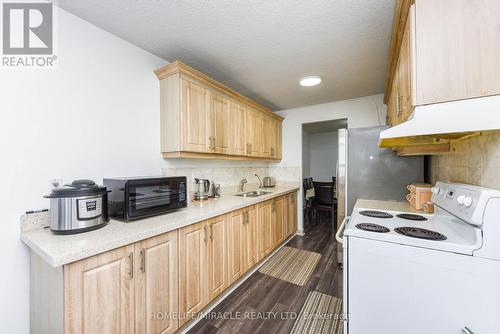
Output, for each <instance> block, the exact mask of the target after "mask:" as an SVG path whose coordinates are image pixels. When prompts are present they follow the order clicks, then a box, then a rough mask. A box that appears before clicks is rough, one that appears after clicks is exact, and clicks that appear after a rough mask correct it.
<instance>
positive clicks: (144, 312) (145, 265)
mask: <svg viewBox="0 0 500 334" xmlns="http://www.w3.org/2000/svg"><path fill="white" fill-rule="evenodd" d="M178 273H179V268H178V256H177V231H173V232H170V233H166V234H163V235H159V236H157V237H154V238H151V239H147V240H144V241H141V242H138V243H136V244H135V279H136V281H135V307H136V309H135V314H136V318H135V319H136V324H135V328H136V333H145V334H159V333H162V334H167V333H173V332H175V331H176V330H177V329H178V327H179V326H178V323H179V322H178V319H177V318H175V317H168V315H175V314H177V312H178V303H179V299H178V294H177V292H178V280H177V276H178ZM166 315H167V316H166Z"/></svg>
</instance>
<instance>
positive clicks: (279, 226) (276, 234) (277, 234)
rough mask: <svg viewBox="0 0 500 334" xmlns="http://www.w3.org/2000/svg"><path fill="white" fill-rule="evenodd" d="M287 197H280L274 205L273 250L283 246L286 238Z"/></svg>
mask: <svg viewBox="0 0 500 334" xmlns="http://www.w3.org/2000/svg"><path fill="white" fill-rule="evenodd" d="M284 214H285V197H284V196H282V197H278V198H276V199H275V200H274V202H273V204H272V216H271V217H272V220H271V221H272V224H271V226H272V242H271V244H272V248H274V247H276V246H278V245H279V244H281V243H282V242H283V240H284V238H285V235H284V223H285V219H284V218H285V217H284Z"/></svg>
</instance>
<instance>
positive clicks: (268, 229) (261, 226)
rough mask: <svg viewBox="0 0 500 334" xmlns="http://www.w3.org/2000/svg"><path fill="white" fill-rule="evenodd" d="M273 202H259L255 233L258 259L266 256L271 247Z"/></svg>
mask: <svg viewBox="0 0 500 334" xmlns="http://www.w3.org/2000/svg"><path fill="white" fill-rule="evenodd" d="M273 204H274V201H273V200H271V201H267V202H264V203H261V204H259V206H258V211H259V219H258V220H257V235H258V240H259V250H258V257H257V258H258V260H261V259H263V258H264V257H266V255H267V254H269V253H270V252H271V249H272V247H273Z"/></svg>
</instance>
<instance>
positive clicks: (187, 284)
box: [179, 222, 208, 325]
mask: <svg viewBox="0 0 500 334" xmlns="http://www.w3.org/2000/svg"><path fill="white" fill-rule="evenodd" d="M207 243H208V226H207V224H206V222H202V223H198V224H194V225H189V226H186V227H184V228H182V229H180V230H179V313H180V319H179V325H182V324H184V323H185V322H187V321H188V320H189V318H190V317H191V316H193V314H195V313H196V312H198V311H200V310H201V309H203V307H205V305H207V303H208V286H207V285H208V279H207V269H208V268H207V265H208V259H207Z"/></svg>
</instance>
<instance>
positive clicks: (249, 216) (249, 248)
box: [243, 205, 259, 272]
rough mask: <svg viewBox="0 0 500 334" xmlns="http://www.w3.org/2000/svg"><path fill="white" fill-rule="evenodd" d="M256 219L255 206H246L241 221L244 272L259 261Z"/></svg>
mask: <svg viewBox="0 0 500 334" xmlns="http://www.w3.org/2000/svg"><path fill="white" fill-rule="evenodd" d="M257 221H258V216H257V206H255V205H254V206H251V207H248V208H246V209H245V210H244V221H243V243H244V245H243V269H244V271H245V272H246V271H248V270H249V269H250V268H252V267H253V266H254V265H255V264H257V262H259V247H258V245H259V238H258V234H257Z"/></svg>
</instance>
